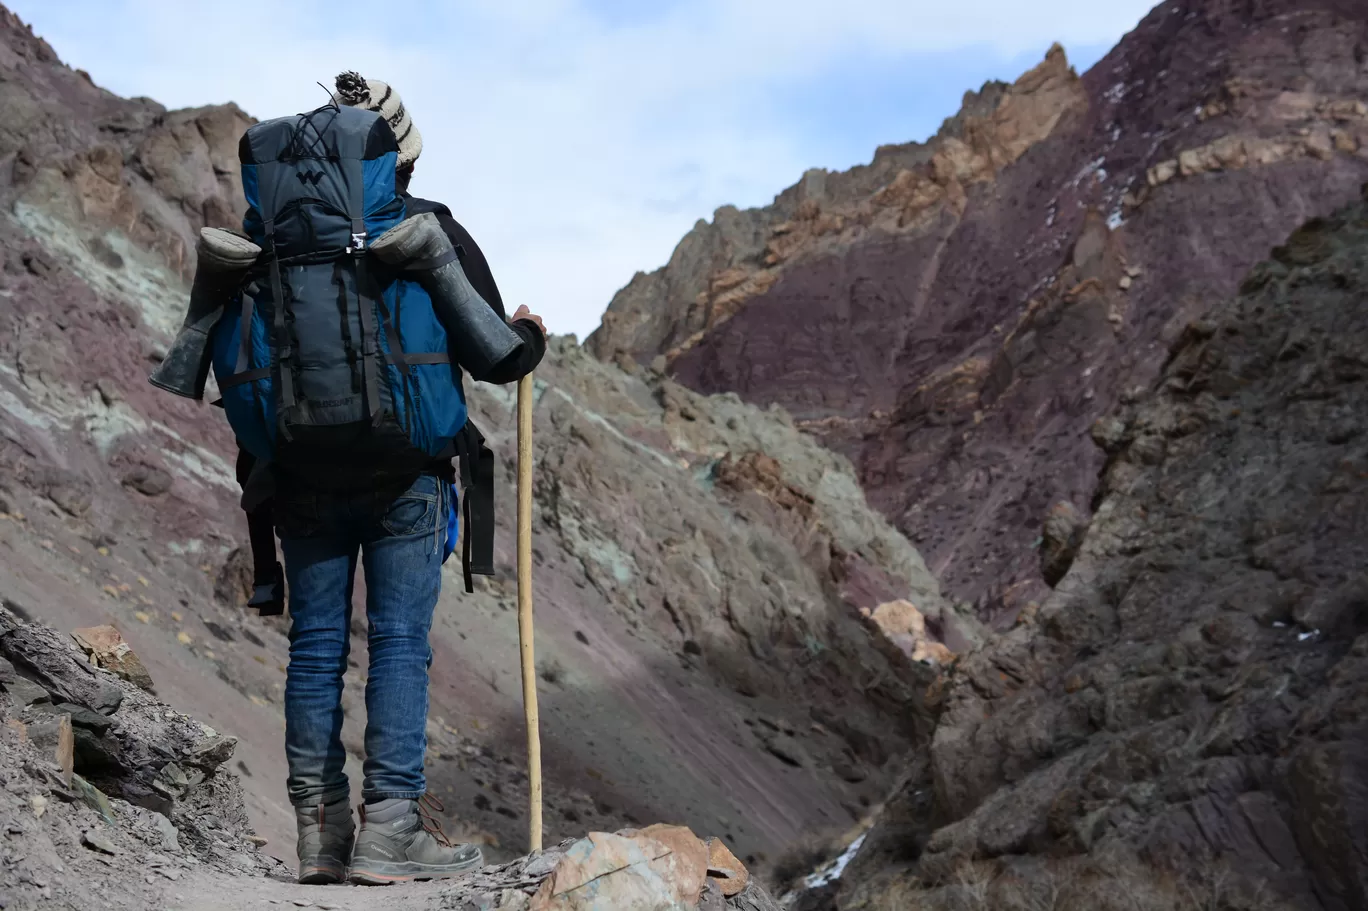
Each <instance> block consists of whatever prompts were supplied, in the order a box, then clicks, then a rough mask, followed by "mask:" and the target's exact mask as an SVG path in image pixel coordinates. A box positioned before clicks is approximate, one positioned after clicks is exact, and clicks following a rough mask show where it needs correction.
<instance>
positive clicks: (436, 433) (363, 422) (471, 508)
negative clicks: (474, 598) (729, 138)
mask: <svg viewBox="0 0 1368 911" xmlns="http://www.w3.org/2000/svg"><path fill="white" fill-rule="evenodd" d="M238 153H239V156H240V157H241V160H242V182H243V189H244V191H245V195H246V197H247V205H248V209H247V215H246V217H245V219H244V222H243V228H244V231H245V233H246V234H248V235H249V236H250V237H251V239H252V241H254V242H255V243H256V244H258V245H259V246H260V247H261V248H262V254H261V256H260V257H259V258H258V260H257V265H256V266H255V267H254V269H253V271H252V272H251V273H250V274H249V275H248V278H247V281H246V282H245V283H244V285H243V287H242V289H241V290H239V291H238V292H237V293H236V295H235V296H234V297H233V298H232V300H231V302H230V305H229V306H228V307H227V308H226V310H225V312H224V315H223V317H222V318H221V319H220V320H219V322H218V323H217V325H216V326H215V328H214V330H213V332H212V333H211V337H210V348H211V354H212V363H213V370H214V376H215V378H216V380H217V381H218V386H219V390H220V392H221V394H222V397H223V399H222V405H223V407H224V410H225V411H226V413H227V417H228V422H229V423H230V424H231V425H232V428H233V432H234V433H235V434H236V436H237V438H238V444H239V445H240V446H241V447H242V448H243V449H245V450H246V451H247V452H248V453H250V454H251V455H252V456H254V457H255V459H256V460H258V461H260V462H262V463H271V465H272V467H273V470H274V472H275V474H276V477H277V478H282V477H283V478H286V479H288V478H289V477H290V476H295V477H304V478H307V479H308V483H309V485H310V486H311V487H313V488H314V489H319V490H336V491H350V490H357V489H376V488H381V489H383V488H385V487H386V486H387V485H389V484H390V483H391V482H393V483H396V484H397V483H400V482H403V481H405V479H409V478H412V477H413V476H416V475H417V474H419V473H420V472H422V471H423V470H425V469H427V468H429V467H430V466H431V465H432V463H433V461H434V459H449V458H453V457H460V460H461V485H462V488H463V495H462V496H460V497H458V496H457V492H456V491H455V490H454V489H453V490H452V496H450V497H448V498H447V501H448V502H449V503H450V505H451V509H450V514H449V516H448V522H447V534H446V556H450V554H451V551H452V548H453V547H454V544H455V538H456V526H457V516H456V512H455V510H456V508H457V507H456V504H457V502H458V500H459V501H462V505H463V506H464V509H465V513H464V524H465V526H466V527H465V535H464V539H463V547H464V550H463V555H462V557H463V559H462V562H463V564H464V568H465V583H466V590H467V591H471V590H473V587H472V580H471V575H472V573H474V574H480V575H490V574H492V573H493V572H494V568H493V550H494V513H493V506H494V494H493V477H494V457H493V454H492V453H491V452H490V451H489V450H488V448H487V447H486V446H485V445H484V438H483V437H482V436H481V435H480V433H479V431H478V430H476V429H475V427H474V426H473V425H471V424H469V423H468V422H467V420H466V402H465V393H464V390H463V389H462V387H461V380H460V376H461V375H460V371H459V368H457V367H453V365H452V363H451V358H450V355H449V352H448V345H447V341H448V340H447V334H446V331H445V329H444V328H443V326H442V324H441V322H440V321H439V320H438V319H437V316H436V314H435V313H434V311H433V307H432V301H431V299H430V298H429V296H428V294H427V292H426V291H424V290H423V288H422V286H421V285H419V284H418V283H417V282H416V281H411V280H408V279H406V278H404V277H403V276H402V275H400V274H396V273H393V272H391V271H388V270H387V269H386V268H385V267H384V266H383V265H382V264H381V263H379V262H378V261H377V260H376V259H375V258H374V257H371V256H368V255H367V247H368V242H369V241H371V240H373V239H375V238H378V237H380V236H381V235H382V234H384V232H386V231H387V230H389V229H390V228H392V227H394V226H395V225H396V224H398V223H399V222H400V221H402V220H403V219H404V217H405V215H406V214H409V213H406V212H405V202H404V198H403V197H402V196H400V195H399V194H398V193H397V192H396V189H395V161H396V158H397V153H398V144H397V142H396V140H395V137H394V133H393V131H392V130H391V129H390V126H389V124H388V123H387V122H386V121H385V119H384V118H383V117H381V116H380V115H379V114H377V113H374V112H371V111H365V110H362V109H360V108H354V107H339V106H336V105H329V106H326V107H323V108H320V109H318V110H316V111H313V112H311V113H308V114H298V115H294V116H290V117H282V118H279V119H276V120H269V121H266V122H264V123H261V124H258V125H256V126H254V127H252V128H251V129H249V130H248V131H247V132H246V133H245V134H244V135H243V137H242V141H241V142H240V143H239V147H238ZM249 499H250V498H249V497H248V496H247V495H246V493H244V508H245V507H246V506H247V501H248V500H249ZM250 515H251V513H250V510H249V518H250Z"/></svg>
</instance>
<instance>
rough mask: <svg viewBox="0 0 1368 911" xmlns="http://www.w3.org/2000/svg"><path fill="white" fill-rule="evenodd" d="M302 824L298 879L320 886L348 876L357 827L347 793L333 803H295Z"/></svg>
mask: <svg viewBox="0 0 1368 911" xmlns="http://www.w3.org/2000/svg"><path fill="white" fill-rule="evenodd" d="M295 824H296V825H297V826H298V827H299V844H298V849H299V881H300V882H302V883H308V884H310V885H315V886H320V885H327V884H328V883H340V882H342V881H343V880H345V879H346V878H347V860H348V858H350V857H351V850H352V841H353V840H354V838H355V835H356V827H355V825H353V824H352V815H351V807H350V806H348V802H347V795H345V794H344V795H343V796H342V798H341V799H340V800H337V801H334V802H333V803H329V804H323V803H320V804H318V805H317V806H312V807H295Z"/></svg>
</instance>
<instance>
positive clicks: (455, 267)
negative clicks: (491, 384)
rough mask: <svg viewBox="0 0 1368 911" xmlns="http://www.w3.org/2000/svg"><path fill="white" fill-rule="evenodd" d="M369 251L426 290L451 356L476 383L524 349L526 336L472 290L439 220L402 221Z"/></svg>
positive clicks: (417, 218)
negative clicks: (404, 271) (442, 329)
mask: <svg viewBox="0 0 1368 911" xmlns="http://www.w3.org/2000/svg"><path fill="white" fill-rule="evenodd" d="M370 251H371V253H373V254H374V255H375V257H376V258H377V259H379V260H380V261H381V262H383V263H385V264H387V265H389V266H392V267H395V268H399V269H404V270H407V272H408V277H410V278H413V279H414V280H415V281H417V282H418V284H420V285H422V286H423V290H425V291H426V292H427V293H428V297H430V298H431V299H432V309H433V311H434V312H435V313H436V314H437V319H438V320H439V321H441V323H442V327H443V328H444V329H446V332H447V338H448V341H449V342H450V344H451V350H452V353H453V354H455V355H456V360H457V362H458V363H459V364H460V365H461V366H462V367H464V368H465V370H466V372H467V373H469V374H470V376H471V378H472V379H475V380H480V379H483V378H484V377H485V376H487V375H488V374H489V372H490V371H491V370H493V369H494V368H495V367H497V366H499V364H501V363H503V362H504V361H505V360H506V359H508V358H509V357H512V356H513V355H514V354H515V353H516V352H517V351H518V349H519V348H520V347H521V346H522V343H523V341H522V337H521V336H519V335H518V333H516V332H514V331H513V329H512V328H511V327H510V326H509V325H508V323H507V322H505V321H504V320H503V318H502V317H500V316H499V314H498V313H496V312H495V311H494V308H493V307H491V306H490V305H489V304H488V303H486V302H485V299H484V298H482V297H480V294H479V292H478V291H476V290H475V289H474V288H473V287H472V286H471V284H470V280H469V279H467V278H466V274H465V270H464V269H462V268H461V260H460V258H459V257H458V256H457V255H456V248H455V247H453V246H452V245H451V239H450V238H449V237H447V235H446V232H445V231H443V230H442V225H441V222H439V221H438V220H437V216H436V215H433V214H432V213H431V212H424V213H423V214H422V215H415V216H413V217H412V218H406V219H404V220H403V221H401V222H399V224H397V225H395V226H394V227H393V228H390V229H389V230H388V231H386V232H385V233H384V234H382V235H380V237H379V238H377V239H376V240H375V241H374V242H373V243H372V244H371V245H370Z"/></svg>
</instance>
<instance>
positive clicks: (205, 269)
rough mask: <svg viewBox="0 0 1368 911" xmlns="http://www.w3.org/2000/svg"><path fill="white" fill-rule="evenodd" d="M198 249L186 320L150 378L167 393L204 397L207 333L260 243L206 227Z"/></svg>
mask: <svg viewBox="0 0 1368 911" xmlns="http://www.w3.org/2000/svg"><path fill="white" fill-rule="evenodd" d="M196 254H197V259H196V263H197V264H196V267H195V282H194V284H193V285H192V286H191V288H190V304H189V306H188V307H187V308H186V312H185V320H184V322H183V323H182V324H181V328H180V331H179V332H178V333H176V338H175V341H173V342H172V343H171V347H170V349H168V351H167V352H166V357H165V358H164V359H163V360H162V362H161V365H160V366H158V367H157V369H156V370H154V371H153V372H152V375H151V376H150V377H148V378H147V379H148V382H150V383H151V384H152V385H153V386H156V387H158V388H160V389H165V390H166V391H167V392H174V393H175V394H176V395H182V396H185V397H186V398H190V399H195V400H199V399H202V398H204V385H205V383H206V382H207V381H208V379H209V361H210V350H209V335H210V333H211V332H213V330H214V327H215V326H216V325H218V321H219V318H220V317H222V316H223V308H224V307H226V306H227V305H228V304H229V303H231V302H232V300H233V298H234V297H235V296H236V294H237V292H238V288H239V286H240V285H241V284H242V281H243V279H244V278H245V277H246V275H247V271H248V270H249V269H250V268H251V267H252V264H253V263H255V262H256V260H257V257H258V256H259V255H261V248H260V247H258V246H257V245H256V244H254V243H252V242H251V241H250V240H248V239H247V238H245V237H243V236H242V235H240V234H236V233H234V232H232V231H225V230H222V229H221V228H203V229H201V230H200V239H199V244H198V246H197V247H196Z"/></svg>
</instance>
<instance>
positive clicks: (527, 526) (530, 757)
mask: <svg viewBox="0 0 1368 911" xmlns="http://www.w3.org/2000/svg"><path fill="white" fill-rule="evenodd" d="M518 648H519V651H520V652H521V653H522V685H523V711H524V713H525V714H526V716H527V784H528V788H527V790H528V795H527V797H528V808H527V809H528V839H529V841H530V842H531V847H530V848H529V850H531V851H540V850H541V847H542V781H541V735H540V734H538V732H537V662H536V659H535V657H534V655H533V650H532V374H530V373H529V374H528V375H527V376H525V377H523V378H522V379H521V380H519V381H518Z"/></svg>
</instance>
